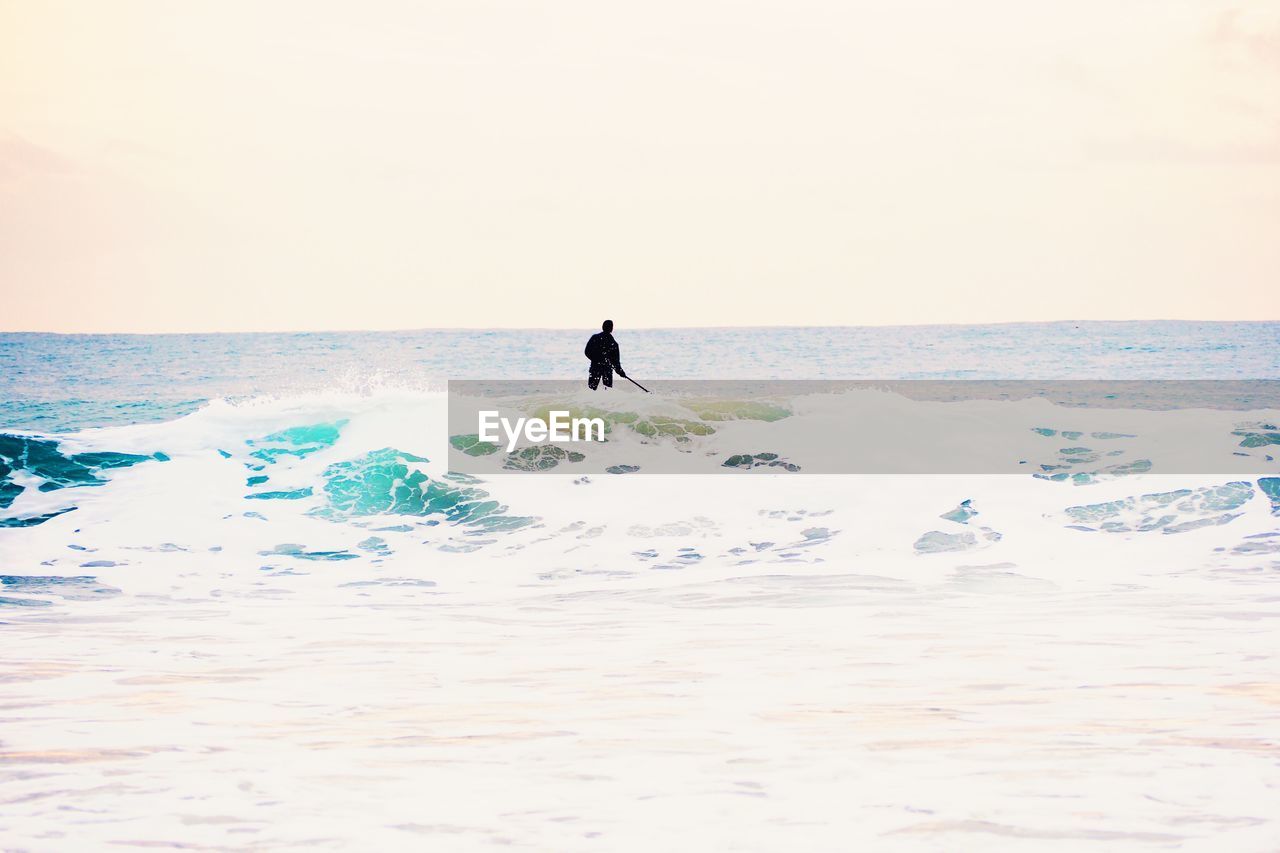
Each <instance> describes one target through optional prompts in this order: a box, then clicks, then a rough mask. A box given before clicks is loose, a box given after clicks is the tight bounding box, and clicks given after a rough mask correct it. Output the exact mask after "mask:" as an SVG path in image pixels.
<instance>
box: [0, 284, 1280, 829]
mask: <svg viewBox="0 0 1280 853" xmlns="http://www.w3.org/2000/svg"><path fill="white" fill-rule="evenodd" d="M1064 298H1065V297H1064ZM591 331H592V330H590V329H584V330H581V331H560V330H489V331H483V330H481V331H459V330H452V331H445V330H422V331H404V332H332V333H298V334H284V333H263V334H227V335H213V334H209V335H154V336H137V335H48V334H0V636H2V637H3V643H0V660H2V668H0V683H2V684H3V688H2V689H0V700H2V705H3V708H4V712H3V717H4V722H3V726H2V727H0V782H3V786H2V787H0V815H2V816H3V817H2V818H0V847H4V848H5V849H10V848H13V849H51V848H55V847H56V848H65V847H68V846H75V847H79V848H96V847H99V846H108V845H110V846H169V847H187V848H193V849H218V850H239V849H289V848H328V849H399V848H413V849H417V848H422V847H432V848H438V849H445V850H469V849H486V848H491V847H494V846H502V847H507V848H515V849H530V850H557V851H571V850H610V851H613V850H649V849H652V848H655V847H660V848H669V849H677V850H721V849H725V850H777V849H797V848H800V849H819V850H836V849H840V850H845V849H876V850H938V849H974V848H980V849H984V850H992V849H993V850H1004V849H1008V850H1037V851H1040V850H1049V849H1062V850H1080V849H1098V850H1119V849H1123V850H1147V849H1150V850H1165V849H1179V850H1206V851H1208V850H1214V851H1217V850H1222V849H1232V850H1258V851H1263V850H1273V849H1275V848H1276V846H1277V844H1280V822H1278V821H1277V819H1276V818H1275V816H1274V811H1275V809H1274V802H1275V792H1276V790H1278V789H1280V762H1277V760H1276V759H1277V746H1276V742H1275V732H1276V730H1277V725H1280V666H1278V665H1277V662H1276V658H1275V655H1274V651H1273V650H1274V649H1275V648H1276V646H1277V643H1278V641H1280V622H1278V621H1277V620H1278V618H1280V595H1277V592H1276V588H1275V584H1276V583H1277V579H1278V578H1280V466H1278V465H1276V464H1275V458H1274V452H1275V451H1278V450H1280V429H1278V428H1277V426H1276V423H1275V421H1274V420H1268V418H1273V417H1274V413H1273V410H1276V409H1280V401H1276V402H1275V403H1273V404H1271V405H1269V406H1267V407H1266V409H1267V410H1268V411H1264V412H1261V413H1259V412H1253V411H1241V412H1228V413H1226V414H1222V415H1221V416H1220V417H1221V418H1222V424H1223V427H1222V429H1221V430H1220V433H1221V436H1220V438H1221V439H1222V450H1221V453H1222V457H1221V458H1222V466H1221V472H1222V473H1218V474H1215V473H1197V474H1181V473H1171V469H1167V468H1162V467H1161V466H1160V464H1158V463H1157V464H1156V465H1154V466H1147V467H1135V466H1134V465H1132V464H1130V463H1129V462H1125V464H1124V465H1121V464H1119V463H1115V464H1112V463H1109V462H1108V461H1107V460H1108V458H1109V457H1108V454H1111V453H1114V452H1118V451H1113V450H1111V448H1112V447H1113V446H1116V447H1118V446H1120V445H1118V444H1115V442H1117V441H1120V440H1122V439H1123V438H1124V434H1121V433H1118V432H1111V431H1108V430H1110V426H1109V425H1108V424H1105V423H1103V422H1102V421H1100V420H1097V421H1095V420H1094V418H1095V415H1094V414H1093V413H1090V412H1082V411H1066V410H1064V411H1057V410H1053V409H1050V408H1048V407H1047V404H1046V407H1041V408H1028V409H1026V412H1027V415H1026V416H1027V418H1028V420H1027V421H1026V423H1025V424H1023V425H1021V426H1019V430H1020V433H1019V434H1020V435H1022V436H1023V437H1024V438H1025V440H1026V441H1027V442H1030V443H1032V444H1034V443H1035V442H1043V443H1044V445H1043V446H1044V447H1045V448H1047V449H1049V450H1050V451H1052V452H1053V453H1056V454H1059V455H1060V456H1062V455H1064V454H1065V457H1066V461H1065V462H1062V464H1060V465H1057V466H1056V467H1055V466H1050V467H1046V468H1043V469H1037V473H1038V475H1032V474H1030V473H1029V474H1027V475H1025V476H1024V475H1016V476H1015V475H1005V476H995V475H972V476H958V475H942V474H939V475H932V476H931V475H927V474H922V475H912V476H906V475H889V474H885V475H863V476H854V475H840V476H810V474H812V473H815V472H814V471H813V469H812V468H804V467H803V466H799V465H797V466H794V470H792V469H788V468H786V467H785V466H782V467H770V466H769V465H767V464H765V465H762V466H759V467H751V466H752V465H755V464H756V462H755V461H753V459H758V460H768V461H771V462H778V461H780V460H776V459H768V457H769V456H774V455H776V454H760V455H759V456H758V457H752V458H748V460H747V463H746V467H749V468H751V470H745V471H741V472H739V471H731V472H730V473H729V474H727V475H725V474H720V475H717V476H697V475H685V476H663V475H657V474H653V475H650V476H634V475H631V476H626V475H624V476H614V475H612V474H610V473H606V474H596V473H593V474H591V475H585V474H579V473H576V472H574V471H573V468H572V464H570V463H568V462H566V463H564V465H563V467H562V468H560V469H557V472H558V471H563V472H564V473H565V476H551V477H544V476H533V477H528V476H518V475H516V474H511V473H503V471H502V470H500V469H498V468H497V467H496V465H495V471H494V474H493V475H492V476H490V475H488V474H483V473H482V474H479V475H475V474H459V473H457V472H456V471H453V470H451V468H450V466H449V464H448V457H447V455H446V454H447V453H448V452H449V449H448V448H449V444H448V439H449V438H450V436H449V435H448V434H447V433H448V430H447V428H446V412H445V409H446V395H445V382H446V381H447V380H457V379H490V380H492V379H539V380H545V379H580V380H581V381H582V382H583V383H584V384H585V378H586V360H585V359H584V358H583V356H582V346H583V344H584V343H585V341H586V338H587V336H588V335H589V334H590V332H591ZM615 337H617V339H618V341H619V343H620V345H621V350H622V363H623V365H624V366H625V367H626V369H627V371H628V373H629V374H630V375H632V376H634V377H635V378H637V379H639V380H640V381H641V382H644V383H646V384H650V382H653V383H656V384H655V386H654V387H655V388H657V387H658V386H660V385H661V383H662V382H663V381H667V380H689V379H770V380H800V379H875V380H891V379H892V380H897V379H941V380H978V379H982V380H1078V379H1094V380H1137V379H1141V380H1187V379H1196V380H1242V379H1247V380H1260V379H1280V323H1261V322H1259V323H1202V322H1172V321H1156V322H1132V323H1094V322H1080V323H1050V324H1011V325H999V326H945V327H875V328H872V327H868V328H781V329H764V328H757V329H746V328H714V329H681V330H634V331H631V330H627V329H626V328H625V326H619V328H618V329H616V330H615ZM601 393H603V392H601ZM609 393H610V394H613V395H617V396H616V398H615V399H621V400H635V401H636V405H637V409H636V411H637V412H638V413H639V414H638V415H637V417H639V418H640V422H643V423H649V424H650V425H651V426H652V424H654V423H660V422H659V421H657V420H655V419H654V417H655V416H652V415H648V414H646V412H647V411H648V410H647V409H644V408H642V406H647V405H656V403H655V402H654V400H653V399H652V398H649V399H647V400H646V399H645V398H643V397H642V396H640V392H638V391H637V390H636V389H634V388H631V387H628V386H627V385H626V383H621V382H620V384H619V387H618V388H617V389H616V390H614V391H612V392H609ZM622 395H631V396H629V397H628V396H622ZM658 396H661V395H658ZM793 403H794V405H793ZM779 405H781V406H782V407H783V409H784V410H785V417H786V422H789V423H796V422H801V421H803V419H804V418H805V417H817V414H815V413H814V410H813V408H812V407H808V408H806V405H805V404H803V403H801V402H800V401H790V402H789V401H786V400H784V401H782V403H780V404H779ZM1020 411H1022V410H1020ZM645 418H649V420H648V421H646V420H645ZM711 420H713V419H704V420H703V421H698V419H697V418H694V417H689V418H685V419H684V420H681V421H680V423H681V424H684V428H688V434H684V433H682V434H681V435H679V436H674V435H667V434H665V433H663V432H662V431H661V430H656V431H653V432H650V433H645V432H643V431H642V430H638V429H637V430H635V432H636V434H635V435H630V434H629V436H630V438H631V439H634V440H635V441H636V442H637V445H636V446H637V447H639V446H640V444H643V445H644V447H643V450H644V452H645V453H649V454H651V455H652V454H664V453H688V452H689V451H690V449H694V450H696V451H697V452H704V451H705V457H706V459H709V460H711V462H709V463H708V464H711V465H713V467H715V468H716V469H719V468H721V467H724V466H723V464H722V460H723V459H724V458H725V455H726V454H728V453H730V452H731V451H734V450H736V449H737V448H738V445H736V444H734V442H739V443H742V442H745V441H748V440H750V441H755V442H757V444H752V445H750V446H747V445H745V444H743V445H742V447H743V449H745V450H751V451H767V450H772V449H775V448H772V447H770V446H767V441H768V435H769V433H767V432H765V431H764V430H766V429H767V428H769V425H768V424H762V423H757V422H753V421H751V418H749V417H747V416H734V417H730V418H729V419H728V421H724V420H719V421H715V422H714V423H712V422H711ZM695 422H696V424H695V425H696V426H698V427H699V428H700V429H698V430H695V429H693V428H692V427H691V426H690V424H691V423H695ZM661 423H670V421H669V420H668V421H663V422H661ZM708 427H710V429H708ZM716 430H718V432H716V433H715V434H714V435H708V434H707V433H708V432H715V431H716ZM759 442H764V444H760V443H759ZM1032 444H1028V446H1032ZM622 446H623V447H625V445H622ZM1214 446H1215V448H1216V447H1217V445H1216V444H1215V445H1214ZM1214 452H1217V451H1216V450H1215V451H1214ZM717 454H718V455H717ZM493 458H494V459H495V460H497V459H501V458H503V457H501V456H500V455H495V456H494V457H493ZM1117 458H1118V457H1117ZM624 461H625V460H624ZM1072 465H1074V466H1076V467H1070V466H1072ZM1081 466H1083V467H1081ZM1242 466H1243V467H1242ZM614 467H615V468H616V470H617V472H618V473H622V474H627V473H631V472H630V469H629V468H628V466H614ZM631 467H636V466H631ZM1086 468H1087V471H1086V470H1085V469H1086ZM1058 469H1061V470H1058ZM1242 470H1244V471H1246V472H1247V473H1242ZM1082 471H1083V472H1084V473H1083V475H1081V472H1082ZM738 474H741V476H738Z"/></svg>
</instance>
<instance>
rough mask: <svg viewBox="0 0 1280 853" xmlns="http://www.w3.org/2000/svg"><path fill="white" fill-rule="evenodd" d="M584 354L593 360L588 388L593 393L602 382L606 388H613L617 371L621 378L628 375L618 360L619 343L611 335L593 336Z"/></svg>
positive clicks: (597, 334) (600, 334)
mask: <svg viewBox="0 0 1280 853" xmlns="http://www.w3.org/2000/svg"><path fill="white" fill-rule="evenodd" d="M584 352H585V354H586V356H587V358H589V359H591V375H590V376H588V377H587V387H588V388H590V389H591V390H592V391H594V390H596V388H597V387H598V386H599V385H600V381H601V380H604V387H606V388H612V387H613V371H615V370H616V371H618V375H619V376H626V375H627V374H626V371H624V370H623V369H622V362H621V361H619V358H618V342H617V341H615V340H614V339H613V335H611V334H610V333H608V332H596V333H595V334H594V335H592V336H591V340H589V341H587V348H586V350H585V351H584Z"/></svg>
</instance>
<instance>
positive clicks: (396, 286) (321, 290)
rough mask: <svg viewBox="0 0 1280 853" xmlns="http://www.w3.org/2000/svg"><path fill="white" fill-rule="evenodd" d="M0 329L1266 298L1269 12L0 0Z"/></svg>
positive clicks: (1116, 312) (1150, 3)
mask: <svg viewBox="0 0 1280 853" xmlns="http://www.w3.org/2000/svg"><path fill="white" fill-rule="evenodd" d="M0 296H2V297H3V304H4V306H5V309H4V311H3V312H0V329H3V330H11V331H12V330H41V331H119V332H123V331H144V332H155V331H242V330H274V329H280V330H285V329H393V328H421V327H485V326H505V327H518V326H539V327H575V328H577V327H582V328H590V327H594V326H595V325H597V324H598V322H599V320H600V319H602V318H603V317H605V316H611V317H613V318H614V319H615V320H616V321H617V322H618V325H619V327H620V328H626V327H631V328H635V327H642V326H690V325H862V324H890V323H892V324H898V323H967V322H1003V321H1018V320H1066V319H1154V318H1179V319H1273V320H1274V319H1280V4H1277V3H1276V2H1274V0H1224V2H1218V0H1197V2H1188V0H1072V2H1029V0H969V2H963V3H961V2H954V0H933V2H924V0H905V2H904V0H879V2H875V3H870V2H856V0H778V2H742V0H735V1H734V2H708V0H676V1H675V2H666V0H656V1H655V0H646V2H640V3H634V2H633V3H622V2H613V0H586V1H585V2H577V1H576V0H554V2H553V1H552V0H544V1H543V2H515V1H514V0H512V2H484V0H458V2H450V3H440V2H385V0H376V2H368V1H366V2H342V3H337V2H316V0H305V2H303V1H302V0H300V1H299V2H283V1H282V0H278V1H277V2H272V1H271V0H267V1H266V2H255V1H254V0H239V1H238V2H237V0H230V1H229V0H218V2H204V0H200V2H196V0H180V2H175V0H155V2H137V1H136V0H112V2H100V0H83V1H82V2H56V0H0Z"/></svg>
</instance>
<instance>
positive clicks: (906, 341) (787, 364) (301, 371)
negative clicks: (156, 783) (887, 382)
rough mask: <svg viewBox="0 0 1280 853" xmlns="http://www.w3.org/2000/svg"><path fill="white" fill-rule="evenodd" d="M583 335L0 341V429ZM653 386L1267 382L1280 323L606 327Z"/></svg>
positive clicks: (517, 369)
mask: <svg viewBox="0 0 1280 853" xmlns="http://www.w3.org/2000/svg"><path fill="white" fill-rule="evenodd" d="M592 331H593V330H592V329H590V328H584V329H582V330H545V329H524V330H492V331H485V330H480V331H467V330H462V331H457V330H454V331H445V330H422V331H405V332H314V333H312V332H308V333H267V334H234V335H49V334H0V429H4V428H10V429H24V430H32V431H37V432H46V433H58V432H67V431H71V430H78V429H84V428H86V427H98V426H107V425H121V424H129V423H146V422H155V421H165V420H171V419H173V418H175V417H178V416H181V415H184V414H188V413H190V412H192V411H195V410H196V409H198V408H199V407H200V406H201V405H202V404H203V403H205V402H206V401H208V400H211V399H218V398H224V399H233V400H234V399H244V398H252V397H258V396H264V395H288V394H299V393H310V392H317V391H356V392H358V391H361V390H366V389H368V388H369V387H370V386H373V385H391V386H395V387H405V388H415V389H424V388H427V387H431V386H432V383H433V382H439V381H442V380H445V379H499V378H541V379H558V378H572V377H575V376H578V375H579V374H583V375H585V369H586V368H585V360H584V358H583V357H582V346H583V343H584V342H585V341H586V339H587V337H588V336H589V334H590V333H591V332H592ZM616 336H617V338H618V341H619V343H620V345H621V347H622V354H623V364H624V366H626V368H627V369H628V371H629V372H630V373H631V374H632V375H634V376H636V377H637V378H640V379H641V380H643V379H645V378H653V379H712V378H730V379H965V378H973V379H1241V378H1243V379H1269V378H1277V377H1280V323H1262V322H1259V323H1192V322H1169V321H1161V322H1132V323H1096V322H1093V323H1027V324H1008V325H996V326H907V327H866V328H784V329H763V328H758V329H732V328H716V329H637V330H628V329H627V328H626V327H625V326H624V325H620V326H619V328H618V330H617V334H616Z"/></svg>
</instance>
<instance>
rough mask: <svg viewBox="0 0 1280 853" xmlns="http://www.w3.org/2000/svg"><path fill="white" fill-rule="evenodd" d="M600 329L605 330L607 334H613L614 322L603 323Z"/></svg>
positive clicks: (606, 321)
mask: <svg viewBox="0 0 1280 853" xmlns="http://www.w3.org/2000/svg"><path fill="white" fill-rule="evenodd" d="M600 328H602V329H604V330H605V331H606V332H612V331H613V321H612V320H605V321H604V322H603V323H601V324H600Z"/></svg>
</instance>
